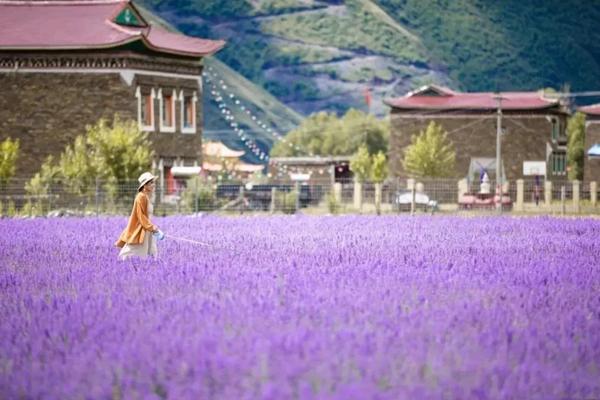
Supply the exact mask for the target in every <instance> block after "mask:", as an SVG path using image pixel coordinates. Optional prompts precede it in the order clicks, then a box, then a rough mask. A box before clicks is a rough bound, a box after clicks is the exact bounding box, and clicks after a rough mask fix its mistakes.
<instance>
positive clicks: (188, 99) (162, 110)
mask: <svg viewBox="0 0 600 400" xmlns="http://www.w3.org/2000/svg"><path fill="white" fill-rule="evenodd" d="M135 96H136V98H137V106H138V107H137V108H138V118H137V119H138V127H139V129H140V130H141V131H144V132H155V131H156V125H157V124H156V120H155V116H156V110H155V106H156V103H155V100H158V114H159V115H158V131H159V132H165V133H175V132H176V131H177V122H176V119H177V112H176V111H177V107H176V106H175V104H176V103H177V102H179V116H180V118H179V119H180V121H179V128H180V132H181V133H183V134H195V133H197V128H196V123H197V107H198V95H197V92H196V91H195V90H194V91H190V90H185V89H179V90H177V89H163V88H159V89H158V90H156V89H155V88H151V89H150V90H143V88H142V87H140V86H138V87H137V88H136V93H135Z"/></svg>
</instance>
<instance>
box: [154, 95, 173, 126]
mask: <svg viewBox="0 0 600 400" xmlns="http://www.w3.org/2000/svg"><path fill="white" fill-rule="evenodd" d="M158 99H159V103H160V105H159V107H160V131H161V132H175V91H174V90H172V91H163V90H162V89H159V90H158Z"/></svg>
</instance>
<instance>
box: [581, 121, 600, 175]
mask: <svg viewBox="0 0 600 400" xmlns="http://www.w3.org/2000/svg"><path fill="white" fill-rule="evenodd" d="M591 118H592V119H591V120H590V117H589V116H588V121H587V123H586V128H585V146H584V151H585V156H584V161H583V180H584V181H587V182H591V181H596V182H599V183H600V158H589V157H588V156H587V151H588V150H589V149H590V147H592V146H593V145H594V144H596V143H600V119H597V118H594V117H591Z"/></svg>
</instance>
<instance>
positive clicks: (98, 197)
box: [95, 177, 100, 217]
mask: <svg viewBox="0 0 600 400" xmlns="http://www.w3.org/2000/svg"><path fill="white" fill-rule="evenodd" d="M95 200H96V217H97V216H98V214H99V213H100V210H99V208H100V185H99V180H98V177H96V199H95Z"/></svg>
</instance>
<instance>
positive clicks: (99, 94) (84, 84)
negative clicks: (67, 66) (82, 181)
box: [0, 72, 202, 177]
mask: <svg viewBox="0 0 600 400" xmlns="http://www.w3.org/2000/svg"><path fill="white" fill-rule="evenodd" d="M138 85H145V86H149V87H154V88H155V89H156V90H158V88H160V87H162V88H163V90H164V89H167V88H175V89H177V90H178V91H179V90H180V89H184V90H186V91H190V92H191V91H196V92H197V97H198V102H197V107H196V133H195V134H182V133H181V118H180V112H181V109H180V103H179V101H176V105H175V123H176V130H175V133H165V132H160V131H159V110H158V107H159V102H158V99H156V100H155V102H154V114H155V115H154V120H155V131H154V132H150V134H149V137H150V139H151V141H152V142H153V146H154V150H155V153H156V155H157V159H158V158H181V159H184V158H185V159H188V160H191V159H197V160H198V162H199V163H200V162H201V160H200V158H201V153H202V150H201V149H202V135H201V129H200V127H201V126H202V120H201V115H202V114H201V104H202V101H201V98H202V94H201V93H200V89H199V87H198V81H197V80H194V79H179V78H170V77H155V76H151V75H136V78H135V79H134V80H133V82H132V84H131V85H128V84H127V83H126V82H125V81H124V80H123V79H122V78H121V76H120V74H118V73H114V72H113V73H109V72H107V73H84V72H77V73H59V72H51V73H43V72H39V73H38V72H8V73H6V72H0V141H1V140H4V139H5V138H7V137H12V138H13V139H14V138H19V139H20V154H19V158H18V161H17V176H18V177H28V176H31V175H32V174H34V173H35V172H37V171H38V170H39V168H40V166H41V164H42V162H43V161H44V160H45V158H46V157H47V156H48V155H50V154H53V155H59V154H60V153H61V152H62V151H63V150H64V148H65V146H66V145H67V144H70V143H72V142H73V139H74V138H75V137H76V136H77V135H81V134H84V133H85V127H86V125H91V124H95V123H97V122H98V120H99V119H100V118H106V119H108V120H110V121H112V118H113V116H114V115H115V114H119V115H120V117H121V118H123V119H132V120H134V121H137V117H138V103H137V101H138V100H137V98H136V96H135V91H136V87H137V86H138Z"/></svg>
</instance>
